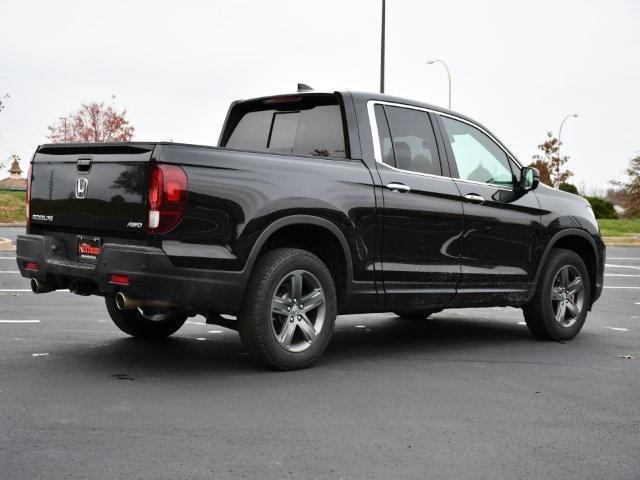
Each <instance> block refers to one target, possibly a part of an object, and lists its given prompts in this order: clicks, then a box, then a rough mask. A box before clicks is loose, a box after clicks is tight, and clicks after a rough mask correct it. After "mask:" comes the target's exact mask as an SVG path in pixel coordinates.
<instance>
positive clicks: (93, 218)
mask: <svg viewBox="0 0 640 480" xmlns="http://www.w3.org/2000/svg"><path fill="white" fill-rule="evenodd" d="M154 147H155V144H148V143H122V144H58V145H44V146H42V147H40V148H38V150H37V152H36V154H35V156H34V160H33V180H32V184H31V225H32V226H33V227H36V228H37V230H39V231H42V230H61V229H72V230H73V231H74V232H76V233H82V232H100V233H101V234H102V233H104V234H105V235H113V236H118V234H119V233H120V234H121V233H125V232H126V234H127V235H126V236H130V235H131V234H136V233H138V234H142V233H146V227H147V218H146V217H147V205H146V204H147V184H148V173H149V163H150V159H151V156H152V154H153V149H154Z"/></svg>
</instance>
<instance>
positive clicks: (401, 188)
mask: <svg viewBox="0 0 640 480" xmlns="http://www.w3.org/2000/svg"><path fill="white" fill-rule="evenodd" d="M385 186H386V187H387V188H388V189H389V190H392V191H394V192H400V193H407V192H410V191H411V187H409V186H408V185H405V184H404V183H396V182H391V183H387V184H386V185H385Z"/></svg>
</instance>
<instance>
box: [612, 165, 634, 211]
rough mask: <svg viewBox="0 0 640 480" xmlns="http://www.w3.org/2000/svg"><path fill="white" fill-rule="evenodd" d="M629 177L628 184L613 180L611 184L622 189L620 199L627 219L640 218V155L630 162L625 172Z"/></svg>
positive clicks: (619, 194)
mask: <svg viewBox="0 0 640 480" xmlns="http://www.w3.org/2000/svg"><path fill="white" fill-rule="evenodd" d="M625 173H626V174H627V176H628V177H629V180H628V181H626V182H621V181H619V180H612V181H611V183H612V184H613V185H615V186H617V187H620V190H619V191H618V192H619V193H618V198H620V199H621V203H622V206H623V207H624V208H625V215H626V216H627V217H637V216H640V155H636V156H635V157H633V158H632V159H631V160H630V161H629V167H628V168H627V169H626V170H625Z"/></svg>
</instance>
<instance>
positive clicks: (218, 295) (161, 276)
mask: <svg viewBox="0 0 640 480" xmlns="http://www.w3.org/2000/svg"><path fill="white" fill-rule="evenodd" d="M51 241H52V239H51V237H48V236H44V235H19V236H18V240H17V251H16V257H17V262H18V268H19V269H20V273H21V274H22V276H23V277H27V278H36V279H38V280H40V281H41V282H45V283H47V284H51V285H53V286H55V287H56V288H67V286H68V284H69V282H70V281H72V280H75V281H78V282H82V283H83V285H86V286H87V287H88V290H89V291H90V292H91V293H94V294H97V295H114V294H115V293H117V292H123V293H126V294H127V295H129V296H131V297H133V298H140V299H153V300H164V301H167V302H171V303H175V304H178V305H182V306H185V307H190V308H193V309H195V310H199V311H211V312H216V313H231V314H235V313H237V312H238V310H239V309H240V304H241V302H242V298H243V296H244V290H245V287H246V283H247V279H246V277H245V275H244V273H243V272H229V271H221V270H201V269H196V268H181V267H176V266H174V265H173V264H172V263H171V259H170V257H169V256H168V255H167V254H166V253H165V252H164V250H162V249H160V248H153V247H146V246H139V245H120V244H114V243H106V244H104V245H103V246H102V252H101V254H100V257H99V260H98V263H96V264H88V263H81V262H75V261H69V260H67V259H65V258H64V257H61V256H60V255H54V254H52V253H51ZM28 262H34V263H36V264H37V265H38V269H37V271H31V270H26V268H25V266H26V264H27V263H28ZM112 274H118V275H127V276H128V277H129V285H128V286H122V285H117V284H114V283H111V281H110V280H111V275H112Z"/></svg>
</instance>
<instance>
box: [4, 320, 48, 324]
mask: <svg viewBox="0 0 640 480" xmlns="http://www.w3.org/2000/svg"><path fill="white" fill-rule="evenodd" d="M0 323H40V320H0Z"/></svg>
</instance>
